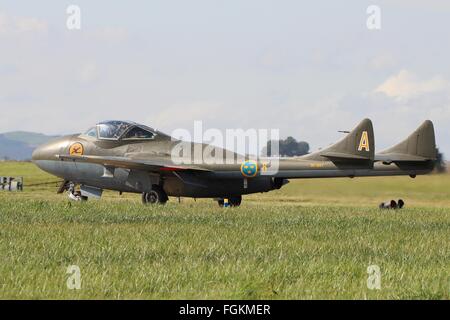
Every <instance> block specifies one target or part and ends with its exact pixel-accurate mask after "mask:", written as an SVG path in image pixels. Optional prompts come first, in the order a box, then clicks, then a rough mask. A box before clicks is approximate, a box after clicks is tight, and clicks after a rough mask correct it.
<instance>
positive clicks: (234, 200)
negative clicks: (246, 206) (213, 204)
mask: <svg viewBox="0 0 450 320" xmlns="http://www.w3.org/2000/svg"><path fill="white" fill-rule="evenodd" d="M241 202H242V196H237V197H229V198H228V204H229V206H230V207H239V206H240V205H241ZM217 203H218V204H219V206H220V207H223V206H224V205H225V200H224V199H223V198H222V199H219V200H217Z"/></svg>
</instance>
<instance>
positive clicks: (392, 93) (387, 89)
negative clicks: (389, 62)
mask: <svg viewBox="0 0 450 320" xmlns="http://www.w3.org/2000/svg"><path fill="white" fill-rule="evenodd" d="M449 89H450V83H449V82H448V81H447V80H446V79H445V78H443V77H442V76H440V75H436V76H434V77H433V78H431V79H428V80H421V79H420V78H419V77H418V76H417V75H415V74H414V73H412V72H410V71H408V70H401V71H400V72H399V73H398V74H396V75H393V76H391V77H389V78H388V79H387V80H386V81H385V82H383V83H382V84H381V85H380V86H378V87H377V88H376V89H375V92H381V93H384V94H385V95H387V96H388V97H391V98H395V99H397V100H399V101H406V100H409V99H412V98H415V97H418V96H421V95H423V94H426V93H436V92H441V91H446V90H449Z"/></svg>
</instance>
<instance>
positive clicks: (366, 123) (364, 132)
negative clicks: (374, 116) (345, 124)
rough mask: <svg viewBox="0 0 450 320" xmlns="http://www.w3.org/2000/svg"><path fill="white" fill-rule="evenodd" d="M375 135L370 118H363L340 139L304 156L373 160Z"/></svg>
mask: <svg viewBox="0 0 450 320" xmlns="http://www.w3.org/2000/svg"><path fill="white" fill-rule="evenodd" d="M374 150H375V137H374V133H373V125H372V121H370V119H364V120H363V121H361V122H360V123H359V124H358V125H357V126H356V128H354V129H353V130H352V131H351V132H350V133H349V134H347V135H346V136H345V137H344V138H343V139H342V140H340V141H338V142H336V143H335V144H333V145H331V146H330V147H328V148H326V149H324V150H321V151H318V152H315V153H312V154H310V155H308V156H306V157H305V159H310V160H332V161H344V160H369V161H373V159H374Z"/></svg>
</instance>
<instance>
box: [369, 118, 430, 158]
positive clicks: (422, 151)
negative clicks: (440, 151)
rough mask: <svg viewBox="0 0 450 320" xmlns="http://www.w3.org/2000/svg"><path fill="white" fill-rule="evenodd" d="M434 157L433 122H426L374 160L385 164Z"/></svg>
mask: <svg viewBox="0 0 450 320" xmlns="http://www.w3.org/2000/svg"><path fill="white" fill-rule="evenodd" d="M436 156H437V151H436V139H435V136H434V126H433V122H431V121H430V120H426V121H425V122H424V123H422V125H421V126H420V127H419V128H417V129H416V131H414V132H413V133H412V134H411V135H410V136H409V137H408V138H406V139H405V140H403V141H402V142H400V143H398V144H396V145H395V146H393V147H392V148H389V149H386V150H383V151H381V152H380V153H379V154H377V155H376V157H375V160H379V161H386V162H399V161H427V160H436Z"/></svg>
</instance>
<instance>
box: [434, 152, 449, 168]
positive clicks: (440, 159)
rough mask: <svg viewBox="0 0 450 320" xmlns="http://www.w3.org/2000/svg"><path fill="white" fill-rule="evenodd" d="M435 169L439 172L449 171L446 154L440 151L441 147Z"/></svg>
mask: <svg viewBox="0 0 450 320" xmlns="http://www.w3.org/2000/svg"><path fill="white" fill-rule="evenodd" d="M435 170H436V172H437V173H444V172H446V171H447V165H446V163H445V158H444V154H443V153H442V152H440V151H439V149H437V157H436V167H435Z"/></svg>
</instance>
